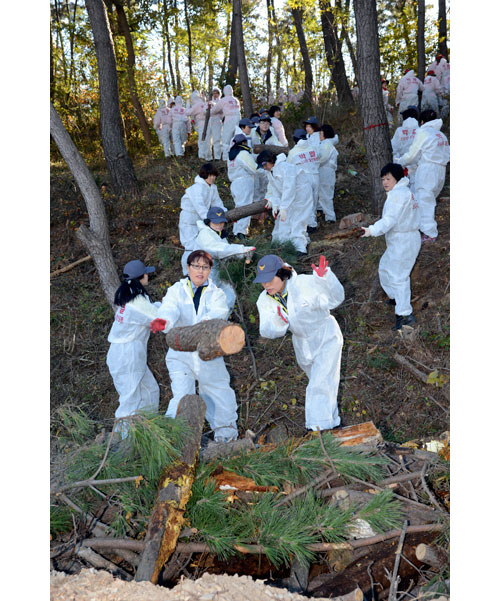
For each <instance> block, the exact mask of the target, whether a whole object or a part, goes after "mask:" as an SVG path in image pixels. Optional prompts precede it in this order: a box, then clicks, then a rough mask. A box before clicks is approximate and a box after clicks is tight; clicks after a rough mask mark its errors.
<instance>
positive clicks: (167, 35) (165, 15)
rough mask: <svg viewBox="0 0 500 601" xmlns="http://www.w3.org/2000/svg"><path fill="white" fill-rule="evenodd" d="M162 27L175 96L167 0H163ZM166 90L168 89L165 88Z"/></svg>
mask: <svg viewBox="0 0 500 601" xmlns="http://www.w3.org/2000/svg"><path fill="white" fill-rule="evenodd" d="M163 27H164V31H165V41H166V42H167V58H168V68H169V70H170V81H171V83H172V94H173V95H174V96H175V95H176V94H175V88H176V85H175V73H174V67H173V65H172V47H171V45H170V32H169V30H168V10H167V0H163ZM167 92H168V90H167Z"/></svg>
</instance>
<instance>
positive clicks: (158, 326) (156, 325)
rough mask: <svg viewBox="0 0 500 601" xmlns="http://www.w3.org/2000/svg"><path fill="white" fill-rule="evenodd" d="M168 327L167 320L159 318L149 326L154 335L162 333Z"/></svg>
mask: <svg viewBox="0 0 500 601" xmlns="http://www.w3.org/2000/svg"><path fill="white" fill-rule="evenodd" d="M166 325H167V320H166V319H160V318H159V317H157V318H156V319H153V321H152V322H151V323H150V324H149V329H150V330H151V331H152V332H153V333H156V332H162V331H163V330H164V329H165V326H166Z"/></svg>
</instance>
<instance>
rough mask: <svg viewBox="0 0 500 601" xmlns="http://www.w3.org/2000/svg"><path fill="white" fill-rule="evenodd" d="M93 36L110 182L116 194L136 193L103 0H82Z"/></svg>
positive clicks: (104, 145)
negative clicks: (125, 138) (126, 144)
mask: <svg viewBox="0 0 500 601" xmlns="http://www.w3.org/2000/svg"><path fill="white" fill-rule="evenodd" d="M85 5H86V7H87V12H88V15H89V19H90V25H91V27H92V33H93V35H94V44H95V50H96V56H97V68H98V73H99V107H100V124H101V138H102V146H103V150H104V157H105V159H106V165H107V167H108V171H109V175H110V178H111V185H112V186H113V188H114V189H115V190H116V191H117V192H119V193H130V192H132V193H135V192H136V190H137V178H136V176H135V172H134V167H133V165H132V161H131V160H130V157H129V155H128V152H127V149H126V147H125V141H124V139H123V130H122V119H121V114H120V102H119V98H118V78H117V75H116V57H115V49H114V46H113V40H112V37H111V30H110V27H109V21H108V15H107V12H106V9H105V6H104V2H103V0H85Z"/></svg>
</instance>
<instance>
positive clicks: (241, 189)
mask: <svg viewBox="0 0 500 601" xmlns="http://www.w3.org/2000/svg"><path fill="white" fill-rule="evenodd" d="M250 150H251V149H250V146H248V143H247V137H246V136H245V134H238V135H237V136H235V138H234V144H233V146H232V147H231V149H230V151H229V155H228V159H227V177H228V178H229V181H230V182H231V194H232V196H233V200H234V206H235V207H244V206H245V205H249V204H251V203H252V201H253V196H254V180H255V177H256V176H257V177H258V175H257V163H256V162H255V159H254V158H253V156H252V154H251V151H250ZM250 220H251V217H244V218H243V219H238V221H235V223H234V224H233V235H234V236H236V237H237V238H239V239H240V240H244V239H245V238H246V237H247V236H248V230H249V228H250Z"/></svg>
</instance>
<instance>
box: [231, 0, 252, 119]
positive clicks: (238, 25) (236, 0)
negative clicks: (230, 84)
mask: <svg viewBox="0 0 500 601" xmlns="http://www.w3.org/2000/svg"><path fill="white" fill-rule="evenodd" d="M233 21H234V24H235V25H234V33H235V44H236V56H237V57H238V71H239V74H240V87H241V95H242V98H243V108H244V111H245V115H251V114H252V112H253V110H252V95H251V93H250V82H249V80H248V71H247V59H246V56H245V43H244V41H243V20H242V15H241V0H233Z"/></svg>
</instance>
